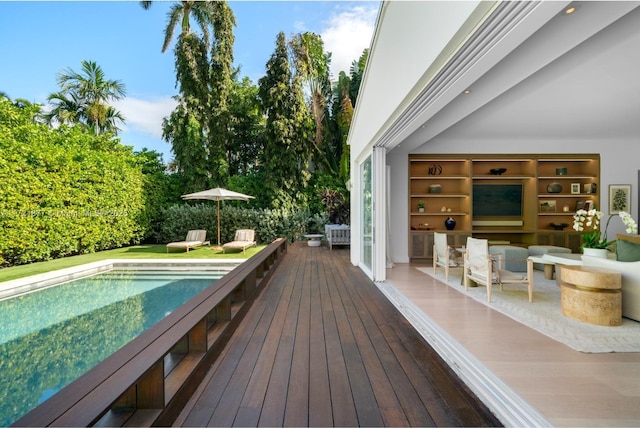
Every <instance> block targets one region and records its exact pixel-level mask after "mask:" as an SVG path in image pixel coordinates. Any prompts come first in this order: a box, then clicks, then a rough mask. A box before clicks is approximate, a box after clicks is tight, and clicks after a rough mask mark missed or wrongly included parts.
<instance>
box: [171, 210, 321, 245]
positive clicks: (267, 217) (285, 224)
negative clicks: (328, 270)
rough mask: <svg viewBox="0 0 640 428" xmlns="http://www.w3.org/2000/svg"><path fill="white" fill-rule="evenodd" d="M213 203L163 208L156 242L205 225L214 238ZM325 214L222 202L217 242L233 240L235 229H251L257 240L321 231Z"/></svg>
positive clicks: (179, 237) (174, 238) (182, 235)
mask: <svg viewBox="0 0 640 428" xmlns="http://www.w3.org/2000/svg"><path fill="white" fill-rule="evenodd" d="M217 218H218V217H217V206H216V203H215V202H213V201H212V202H203V203H196V204H187V203H183V204H177V205H173V206H171V207H169V208H167V209H166V210H165V212H164V221H163V223H162V227H161V229H160V236H159V237H158V240H159V241H160V242H171V241H181V240H184V238H185V236H186V234H187V231H189V230H191V229H206V230H207V239H209V240H210V241H211V243H212V244H215V243H216V241H217V239H218V223H217ZM327 220H328V219H327V216H326V215H320V214H317V215H315V216H312V215H311V214H310V213H309V212H308V211H305V210H299V211H294V212H287V211H286V210H283V209H274V210H272V209H261V208H258V209H253V208H250V207H247V206H240V207H234V206H231V205H225V202H222V208H221V209H220V243H221V244H223V243H225V242H229V241H232V240H233V236H234V234H235V231H236V230H238V229H253V230H255V232H256V240H257V241H258V243H269V242H272V241H273V240H274V239H276V238H278V237H284V238H287V239H288V240H289V241H293V240H296V239H300V238H301V236H302V235H304V234H305V233H317V232H324V230H323V227H324V224H325V223H327Z"/></svg>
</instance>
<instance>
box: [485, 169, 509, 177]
mask: <svg viewBox="0 0 640 428" xmlns="http://www.w3.org/2000/svg"><path fill="white" fill-rule="evenodd" d="M489 172H490V173H491V175H502V174H504V173H505V172H507V168H491V169H490V170H489Z"/></svg>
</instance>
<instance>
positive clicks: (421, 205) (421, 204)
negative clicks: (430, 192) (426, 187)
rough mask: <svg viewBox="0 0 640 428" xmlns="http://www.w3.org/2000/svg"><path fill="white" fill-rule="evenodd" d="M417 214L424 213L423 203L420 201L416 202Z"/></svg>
mask: <svg viewBox="0 0 640 428" xmlns="http://www.w3.org/2000/svg"><path fill="white" fill-rule="evenodd" d="M418 212H420V213H423V212H424V201H423V200H422V199H420V200H419V201H418Z"/></svg>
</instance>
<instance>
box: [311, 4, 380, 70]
mask: <svg viewBox="0 0 640 428" xmlns="http://www.w3.org/2000/svg"><path fill="white" fill-rule="evenodd" d="M377 14H378V7H377V6H369V5H357V6H354V7H352V8H350V9H348V10H339V11H337V12H335V13H334V14H332V15H331V16H330V17H329V19H328V21H327V22H326V23H325V26H326V28H324V29H323V30H322V31H321V33H320V35H321V36H322V40H323V41H324V49H325V51H327V52H331V73H332V77H333V78H334V79H337V78H338V74H339V73H340V72H341V71H344V72H345V73H347V74H349V69H350V68H351V64H352V63H353V61H357V60H358V58H360V55H362V51H363V50H364V49H366V48H368V47H369V45H370V44H371V36H372V35H373V30H374V28H375V24H376V17H377Z"/></svg>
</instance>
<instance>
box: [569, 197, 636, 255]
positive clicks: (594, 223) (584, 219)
mask: <svg viewBox="0 0 640 428" xmlns="http://www.w3.org/2000/svg"><path fill="white" fill-rule="evenodd" d="M618 215H619V216H620V218H621V219H622V222H623V223H624V224H625V226H627V233H638V226H637V225H636V222H635V221H634V220H633V218H631V215H629V213H627V212H624V211H620V213H619V214H618ZM612 217H615V215H614V214H611V215H609V218H608V219H607V224H606V225H605V227H604V233H602V231H601V230H599V226H600V219H601V218H602V212H601V211H598V210H596V209H590V210H589V211H587V210H578V211H576V213H575V214H574V216H573V229H574V230H576V231H578V232H584V233H583V234H582V235H580V237H581V238H582V252H583V254H586V255H592V256H595V257H602V258H606V257H607V253H608V252H609V246H610V245H611V244H613V243H614V242H616V241H615V240H613V241H608V240H607V229H608V228H609V222H610V221H611V218H612ZM589 229H590V230H589ZM585 230H587V231H586V232H585Z"/></svg>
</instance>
